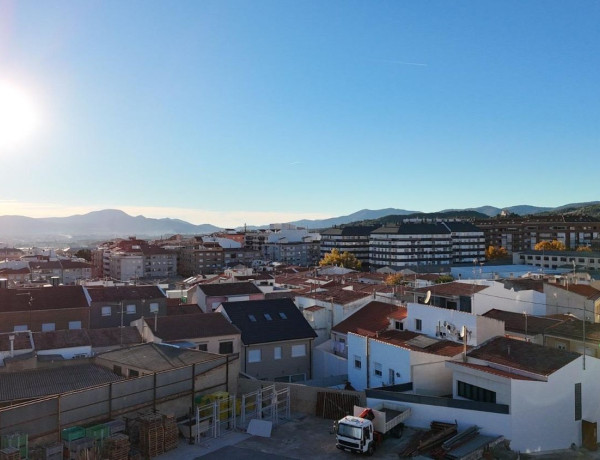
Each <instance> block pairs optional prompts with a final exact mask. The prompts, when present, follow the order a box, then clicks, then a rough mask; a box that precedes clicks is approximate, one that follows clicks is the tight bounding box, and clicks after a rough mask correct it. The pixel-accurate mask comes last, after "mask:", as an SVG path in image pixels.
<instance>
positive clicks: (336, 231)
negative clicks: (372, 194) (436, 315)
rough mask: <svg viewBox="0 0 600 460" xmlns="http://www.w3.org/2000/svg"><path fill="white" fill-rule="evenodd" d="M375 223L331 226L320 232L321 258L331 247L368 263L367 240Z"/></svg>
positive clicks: (374, 227)
mask: <svg viewBox="0 0 600 460" xmlns="http://www.w3.org/2000/svg"><path fill="white" fill-rule="evenodd" d="M378 227H379V226H377V225H353V226H347V227H333V228H329V229H327V230H325V231H323V232H321V258H323V257H324V256H325V254H327V253H329V252H331V251H332V250H333V249H338V250H339V251H340V252H342V253H343V252H349V253H351V254H353V255H354V257H356V258H357V259H358V260H359V261H360V262H361V263H362V265H363V267H365V268H366V267H367V266H368V264H369V242H370V235H371V232H372V231H374V230H376V229H377V228H378Z"/></svg>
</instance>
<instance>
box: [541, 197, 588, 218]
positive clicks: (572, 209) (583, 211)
mask: <svg viewBox="0 0 600 460" xmlns="http://www.w3.org/2000/svg"><path fill="white" fill-rule="evenodd" d="M543 214H545V215H552V214H564V215H586V216H590V217H596V218H599V219H600V201H591V202H589V203H572V204H566V205H564V206H560V207H558V208H554V209H553V210H552V211H549V212H545V213H543Z"/></svg>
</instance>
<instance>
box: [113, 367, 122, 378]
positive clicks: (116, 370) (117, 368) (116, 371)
mask: <svg viewBox="0 0 600 460" xmlns="http://www.w3.org/2000/svg"><path fill="white" fill-rule="evenodd" d="M113 372H114V373H115V374H117V375H121V376H122V375H123V371H122V370H121V366H113Z"/></svg>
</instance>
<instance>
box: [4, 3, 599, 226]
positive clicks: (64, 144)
mask: <svg viewBox="0 0 600 460" xmlns="http://www.w3.org/2000/svg"><path fill="white" fill-rule="evenodd" d="M515 11H517V12H518V13H517V14H515ZM599 16H600V6H599V5H598V3H595V2H582V3H579V4H577V5H576V6H573V5H571V4H567V3H565V2H542V1H533V2H527V3H526V4H522V3H517V2H508V3H506V2H505V3H501V4H500V3H498V4H495V3H485V4H483V3H480V2H474V1H469V2H467V3H464V4H461V5H456V4H449V3H446V2H442V1H434V2H430V3H427V4H423V3H421V2H402V3H397V2H383V3H381V4H379V5H377V7H374V6H373V5H370V4H367V3H355V4H348V3H347V2H341V1H334V2H331V3H327V4H323V3H322V2H303V3H291V2H290V3H286V2H277V1H263V2H260V3H258V4H256V3H251V2H241V1H230V2H221V1H214V2H213V1H206V2H201V3H195V2H189V3H181V4H179V5H177V7H174V6H173V5H170V4H166V3H161V2H144V3H142V2H128V3H127V4H102V3H100V4H96V3H92V2H64V3H58V2H57V3H52V2H48V3H43V4H38V3H37V2H13V1H7V2H3V3H2V4H1V5H0V30H1V31H2V32H0V125H3V126H4V128H2V127H0V158H2V162H3V167H4V168H3V169H4V171H10V172H11V173H10V174H5V175H4V176H3V187H1V188H0V215H25V216H29V217H63V216H69V215H75V214H84V213H87V212H90V211H94V210H101V209H121V210H123V211H125V212H127V213H128V214H131V215H144V216H146V217H152V218H162V217H170V218H179V219H183V220H186V221H188V222H192V223H195V224H202V223H212V224H214V225H218V226H222V227H231V226H239V225H243V224H244V223H247V224H248V225H265V224H268V223H272V222H292V221H297V220H301V219H323V218H328V217H332V216H336V215H346V214H350V213H352V212H355V211H357V210H359V209H383V208H391V207H398V206H399V205H398V203H402V204H401V205H400V206H401V207H403V208H406V209H410V210H415V211H422V212H436V211H439V210H442V209H449V208H461V209H464V208H476V207H479V206H485V205H489V204H490V203H492V204H494V205H500V206H499V207H502V206H508V205H510V204H519V203H523V202H527V203H529V204H531V205H535V206H542V207H552V206H554V205H555V204H556V203H577V202H588V201H593V200H595V199H597V191H596V190H597V189H596V187H595V183H594V181H593V180H577V181H575V183H574V185H573V183H571V182H573V181H572V180H571V179H567V180H565V177H568V178H576V177H581V178H583V177H587V173H588V171H589V168H590V165H593V164H594V162H595V160H596V158H597V152H598V147H599V142H598V135H597V120H598V119H600V88H598V85H597V84H596V81H595V80H596V74H597V71H596V69H598V68H600V56H599V55H598V53H597V52H596V50H597V48H598V45H599V44H600V43H598V41H599V40H598V34H597V18H598V17H599ZM17 134H19V136H17ZM9 141H10V142H9ZM567 182H569V183H567Z"/></svg>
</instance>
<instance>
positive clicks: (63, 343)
mask: <svg viewBox="0 0 600 460" xmlns="http://www.w3.org/2000/svg"><path fill="white" fill-rule="evenodd" d="M33 341H34V343H35V349H36V350H53V349H56V348H72V347H81V346H86V345H87V346H90V345H91V344H92V342H91V341H90V338H89V336H88V334H87V331H86V330H84V329H69V330H61V331H49V332H34V333H33Z"/></svg>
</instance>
